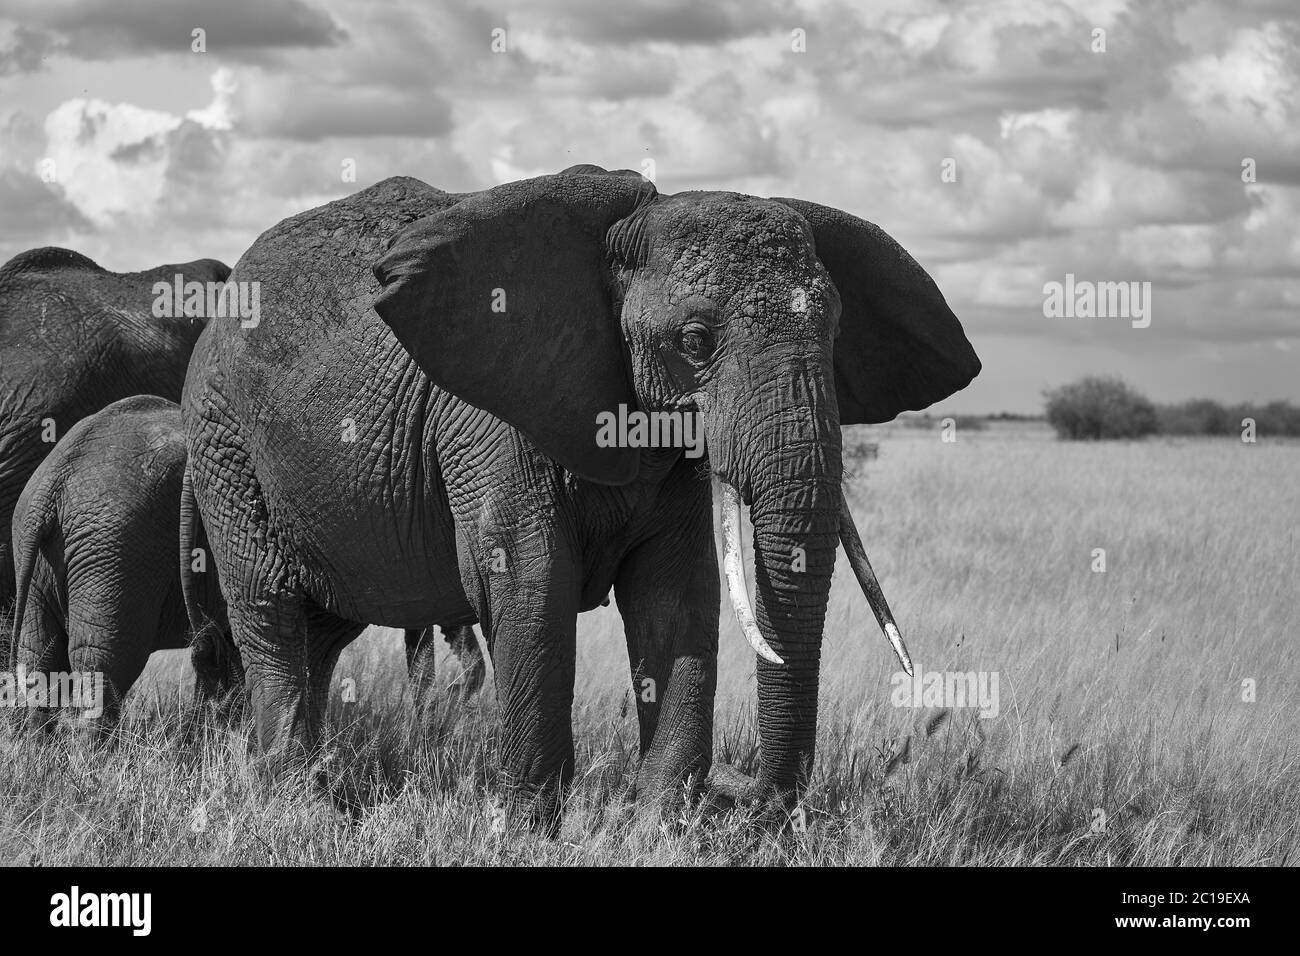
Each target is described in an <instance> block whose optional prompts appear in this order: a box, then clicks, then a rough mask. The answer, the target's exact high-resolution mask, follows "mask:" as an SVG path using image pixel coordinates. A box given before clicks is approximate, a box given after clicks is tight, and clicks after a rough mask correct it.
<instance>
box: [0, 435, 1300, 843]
mask: <svg viewBox="0 0 1300 956" xmlns="http://www.w3.org/2000/svg"><path fill="white" fill-rule="evenodd" d="M1049 436H1050V432H1049V431H1048V430H1047V429H1046V428H1045V427H1043V426H1023V425H1013V426H1004V425H1003V424H1001V423H996V424H994V425H993V426H991V427H990V428H988V429H987V430H986V431H981V432H978V433H970V432H967V431H963V430H962V429H960V427H959V428H958V440H957V441H956V442H953V443H947V442H943V441H941V440H940V436H939V435H938V434H937V433H935V434H926V433H918V432H916V431H915V430H907V429H875V430H864V431H863V437H870V438H871V439H872V440H878V441H879V442H880V455H879V458H878V459H875V460H872V461H869V462H866V463H864V464H863V465H862V466H861V467H859V468H857V469H855V471H856V473H857V475H858V477H857V478H856V479H855V482H854V485H853V486H852V488H851V489H850V491H851V496H852V502H853V507H854V511H855V514H856V515H857V516H858V524H859V527H860V529H861V531H862V533H863V537H864V540H866V542H867V546H868V549H869V550H870V552H871V556H872V560H873V563H874V564H875V566H876V569H877V571H878V573H879V575H880V577H881V580H882V583H883V585H884V587H885V590H886V593H887V594H888V596H889V598H890V602H891V604H892V605H893V607H894V610H895V612H896V614H897V616H898V618H899V623H900V626H901V627H902V630H903V633H904V635H905V636H906V637H907V639H908V642H909V645H910V647H911V649H912V652H913V656H914V658H915V660H916V664H917V667H918V668H920V669H922V670H924V671H950V670H952V671H971V670H983V671H995V672H997V674H998V675H999V678H1000V682H999V689H1000V713H999V714H998V716H997V717H996V718H993V719H980V718H979V717H978V716H977V715H976V712H975V711H974V710H969V709H952V710H938V709H912V708H901V707H895V706H893V705H892V703H891V687H890V678H891V675H892V674H893V672H894V670H895V668H896V665H895V664H894V662H893V661H892V659H891V657H890V655H889V653H888V648H887V645H886V643H885V641H884V639H883V638H882V637H881V636H880V634H879V631H878V630H877V628H876V626H875V624H874V621H873V619H872V617H871V614H870V611H869V610H868V608H867V606H866V602H865V600H864V599H863V598H862V595H861V593H860V592H859V591H858V590H857V587H856V585H855V584H854V582H853V579H852V575H851V573H850V572H849V570H848V568H847V566H846V563H845V562H841V567H840V568H839V570H838V572H837V574H836V578H835V582H834V586H833V591H832V599H831V605H830V610H829V613H828V618H827V631H826V643H825V647H824V652H823V680H822V693H821V719H820V723H819V750H818V759H817V764H816V767H815V770H814V777H813V781H812V785H811V787H810V789H809V792H808V795H807V800H806V806H805V809H804V812H803V814H802V821H803V822H804V825H803V826H800V827H797V828H793V829H790V828H787V830H786V831H784V832H776V831H774V830H772V829H771V828H763V827H759V826H755V825H753V823H752V821H751V820H750V819H749V818H748V817H747V815H746V813H745V811H740V810H732V811H726V812H717V811H713V810H710V809H709V808H704V807H700V806H697V805H686V804H683V805H682V807H681V808H680V810H679V812H678V814H677V816H676V817H675V818H674V817H673V816H671V815H670V816H669V817H668V818H667V819H665V820H662V821H660V820H659V819H644V818H638V816H637V815H636V813H635V812H634V808H633V807H631V806H629V805H628V804H627V803H626V801H625V799H624V794H625V791H626V785H627V781H628V779H629V777H630V774H631V772H632V770H633V769H634V766H635V756H636V754H635V751H636V739H637V733H636V728H635V708H634V707H632V706H630V704H629V697H628V692H629V689H630V680H629V679H628V676H627V675H628V667H627V660H626V652H625V649H624V645H623V640H622V633H621V632H622V628H621V624H620V621H619V618H618V613H617V609H616V608H614V607H610V608H603V609H599V610H598V611H596V612H592V613H590V614H587V615H584V616H583V618H582V620H581V621H580V627H579V679H578V700H577V703H576V705H575V711H574V728H575V733H576V737H577V741H578V768H577V779H576V782H575V785H574V787H573V789H572V792H571V793H570V795H569V798H568V807H567V813H566V817H565V822H564V826H563V829H562V832H561V835H560V837H559V839H557V840H548V839H546V838H543V837H540V836H536V835H533V834H531V833H528V832H524V831H521V830H519V829H518V828H517V827H516V825H515V823H514V820H513V817H512V816H511V815H510V814H508V813H504V812H503V811H502V810H501V808H500V807H499V806H498V805H497V802H496V798H495V796H494V793H495V783H496V780H495V772H496V771H495V744H496V736H497V730H496V717H497V715H496V707H495V702H494V700H493V695H492V693H491V691H490V689H489V690H488V691H486V692H484V693H482V694H480V695H479V696H478V697H476V698H474V699H472V700H470V701H467V702H460V701H458V700H456V699H455V698H454V697H453V695H451V694H445V695H443V696H442V697H441V698H440V702H439V705H438V708H437V710H436V712H435V713H434V714H433V715H432V717H431V719H430V721H429V722H428V724H427V725H425V726H422V727H418V728H417V727H415V726H414V725H413V721H412V718H411V715H410V711H411V708H410V706H409V700H408V699H407V691H406V688H405V682H404V678H403V664H402V651H401V640H400V637H399V636H398V635H397V634H396V633H394V632H387V631H382V630H379V629H376V630H372V631H371V632H368V633H367V635H366V636H364V637H363V638H362V639H361V640H359V641H358V642H357V643H356V644H354V645H353V646H352V647H351V648H349V649H348V651H347V652H346V653H345V655H344V658H343V660H342V661H341V662H340V665H339V668H338V670H337V672H336V675H335V687H336V688H338V689H339V691H340V692H339V693H338V694H336V695H335V699H334V700H333V701H332V703H331V710H330V727H331V734H330V740H329V745H328V747H327V759H326V761H325V763H324V765H323V767H322V771H321V772H322V774H323V776H324V778H325V779H326V780H327V783H326V785H325V791H326V792H327V793H328V794H329V795H330V796H329V797H328V798H321V797H316V796H313V792H314V788H313V787H312V786H309V785H308V783H307V782H306V781H304V780H291V781H286V782H285V783H283V784H281V785H279V786H276V787H270V786H268V785H267V784H265V783H264V782H263V781H262V778H261V776H260V775H259V773H258V772H257V770H258V768H257V762H256V760H255V759H254V758H253V757H252V756H250V753H249V750H248V747H247V744H246V733H245V731H244V730H243V729H242V728H238V727H237V728H234V729H229V728H224V727H219V726H216V725H213V724H211V723H210V722H209V723H203V722H199V721H197V720H195V719H194V715H193V714H192V713H191V712H190V710H189V708H188V705H187V703H186V695H187V693H188V690H187V686H188V681H189V675H188V665H187V664H186V663H185V662H184V659H183V656H182V655H156V656H155V660H154V661H152V662H151V665H150V669H149V671H148V672H147V674H146V678H145V680H144V681H142V684H141V686H140V687H139V688H138V689H137V691H136V692H134V693H133V696H132V700H131V702H130V706H129V707H128V712H127V715H126V718H125V720H124V723H123V726H122V728H121V730H120V732H119V733H118V734H117V736H116V738H115V740H114V741H113V742H112V743H110V744H109V745H108V746H107V747H106V748H95V747H92V746H89V745H87V744H85V743H83V742H80V741H78V740H76V739H75V738H73V737H70V736H66V735H63V736H56V737H54V738H52V739H25V738H14V737H12V736H10V735H9V734H8V733H7V732H6V733H4V734H3V735H0V860H3V861H6V862H20V863H27V862H34V863H46V864H51V863H90V864H114V865H116V864H151V863H198V864H203V863H223V862H224V863H246V864H267V865H275V864H290V863H293V864H333V863H349V864H372V863H373V864H397V863H434V864H456V863H474V864H496V863H543V862H545V863H576V864H602V863H631V862H638V863H662V864H680V863H703V864H718V863H733V864H734V863H743V864H746V865H801V864H833V863H864V864H879V865H907V864H921V863H928V864H959V863H991V864H1115V865H1122V864H1177V865H1206V864H1279V863H1295V862H1296V861H1297V859H1300V747H1298V746H1297V739H1300V738H1298V737H1297V733H1296V722H1297V709H1296V705H1297V698H1298V697H1300V695H1298V694H1297V692H1296V688H1297V687H1300V664H1298V663H1297V661H1296V655H1295V654H1294V652H1293V648H1294V645H1295V626H1296V625H1295V622H1296V621H1297V620H1300V597H1298V596H1297V589H1296V586H1295V582H1296V579H1297V570H1300V531H1297V521H1296V519H1297V517H1300V483H1297V482H1296V480H1295V477H1294V476H1295V474H1296V473H1297V471H1298V470H1300V444H1297V443H1290V444H1287V443H1275V442H1268V441H1261V442H1260V443H1258V444H1256V445H1246V444H1242V443H1240V442H1235V441H1215V440H1189V441H1179V442H1177V443H1174V442H1169V441H1164V440H1154V441H1148V442H1145V443H1116V444H1101V445H1097V444H1091V443H1089V444H1084V445H1075V444H1071V443H1057V442H1051V441H1045V440H1044V439H1045V438H1046V437H1049ZM1095 549H1104V551H1105V571H1104V572H1103V571H1095V570H1094V567H1095V566H1097V565H1096V562H1097V557H1096V556H1095V553H1094V552H1095ZM724 603H725V602H724ZM723 610H724V612H726V613H724V615H723V619H722V632H723V633H722V652H721V660H720V673H719V695H718V706H717V714H718V717H717V727H716V732H715V747H716V750H717V755H718V757H719V758H724V757H725V758H727V759H730V760H732V761H734V762H736V763H738V764H739V765H740V766H741V767H742V769H752V767H753V761H754V760H755V757H756V752H757V735H756V730H755V724H754V720H753V702H752V696H753V669H754V665H753V657H752V653H751V652H749V651H748V649H747V645H746V644H745V642H744V640H743V639H742V637H741V635H740V633H739V629H738V628H737V627H736V625H735V622H734V621H733V620H732V619H731V616H730V614H729V612H728V610H727V608H726V607H725V606H724V609H723ZM454 666H455V665H454V664H450V663H448V664H447V666H446V667H444V673H443V679H446V678H447V677H448V676H450V675H449V674H447V671H450V670H453V669H454ZM345 680H347V681H351V682H352V684H351V685H350V686H351V688H352V689H353V690H354V691H355V697H356V701H355V702H345V701H344V700H343V694H342V688H343V687H344V684H343V682H344V681H345ZM1248 680H1250V681H1254V698H1255V699H1254V700H1253V702H1251V701H1248V700H1244V699H1243V697H1249V696H1250V695H1249V694H1247V693H1245V691H1244V687H1248V686H1249V685H1243V681H1248ZM348 696H349V697H351V696H352V695H351V694H349V695H348Z"/></svg>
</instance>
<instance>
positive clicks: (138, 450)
mask: <svg viewBox="0 0 1300 956" xmlns="http://www.w3.org/2000/svg"><path fill="white" fill-rule="evenodd" d="M184 472H185V433H184V430H183V428H182V425H181V412H180V406H179V405H177V404H176V403H175V402H172V401H168V400H167V399H165V398H159V397H158V396H156V395H135V396H132V397H130V398H124V399H121V400H119V401H116V402H113V403H112V404H110V405H108V406H106V407H104V408H102V409H100V410H99V411H97V412H95V413H94V414H92V415H88V416H87V417H85V418H83V419H82V420H81V421H79V422H77V424H76V425H74V426H73V427H72V428H71V429H70V430H69V431H68V434H67V435H66V436H65V437H64V438H63V440H62V441H61V442H59V443H58V444H57V445H56V446H55V448H54V451H53V452H51V453H50V455H49V456H48V457H47V458H46V459H45V461H44V462H42V463H41V466H40V468H38V470H37V472H36V474H34V475H33V477H32V481H33V483H36V482H40V481H50V480H54V481H58V482H60V483H61V484H62V485H63V487H62V489H60V496H61V498H62V499H63V500H64V502H65V508H64V510H65V511H67V512H69V513H73V514H81V515H84V514H95V513H98V512H99V511H100V510H101V509H102V508H103V504H104V502H107V501H111V502H114V503H115V504H114V507H115V508H117V509H119V510H120V511H123V512H125V511H129V510H130V509H131V507H132V506H138V508H139V509H142V513H143V509H149V510H157V511H159V514H157V515H147V516H146V517H147V519H148V520H149V521H151V522H157V523H162V524H163V525H166V526H168V527H170V526H171V525H173V524H174V525H175V526H176V527H177V529H178V530H179V525H180V517H179V516H180V493H181V481H182V478H183V476H184ZM164 501H165V502H168V503H171V504H174V505H175V507H166V508H159V506H158V502H164ZM118 517H119V518H120V517H122V515H119V516H118Z"/></svg>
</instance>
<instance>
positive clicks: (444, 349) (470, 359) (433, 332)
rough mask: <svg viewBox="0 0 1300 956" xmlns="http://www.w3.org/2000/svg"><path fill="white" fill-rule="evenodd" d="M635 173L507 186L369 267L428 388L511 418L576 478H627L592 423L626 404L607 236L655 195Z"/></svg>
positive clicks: (631, 471)
mask: <svg viewBox="0 0 1300 956" xmlns="http://www.w3.org/2000/svg"><path fill="white" fill-rule="evenodd" d="M654 195H655V192H654V187H653V186H652V185H651V184H649V183H648V182H646V181H645V180H642V179H640V178H638V179H636V180H633V179H632V178H630V177H622V176H612V175H608V174H572V173H570V174H561V175H557V176H542V177H539V178H537V179H527V180H523V181H520V182H514V183H507V184H505V185H502V186H497V187H496V188H494V189H489V190H486V191H485V192H481V193H476V194H474V195H472V196H470V197H468V198H466V199H464V200H462V201H461V202H459V203H457V204H456V205H454V206H451V207H449V208H447V209H444V210H441V211H440V212H437V213H434V214H433V215H431V216H427V217H425V218H424V219H421V220H420V221H418V222H416V223H414V224H412V225H411V226H410V227H408V228H407V229H406V231H405V232H403V233H401V234H400V235H398V236H397V238H396V240H395V241H394V243H393V245H392V247H391V248H390V249H389V250H388V253H387V254H386V255H385V256H384V257H383V258H382V259H380V260H379V262H378V263H376V264H375V266H374V274H375V278H377V279H378V280H379V282H380V284H381V285H382V286H383V291H382V292H381V293H380V295H379V297H378V299H376V301H375V311H376V312H378V313H379V316H380V318H382V319H383V320H384V322H386V323H387V324H388V325H389V327H390V328H392V330H393V332H394V334H395V335H396V336H397V338H398V340H399V341H400V342H401V343H402V345H404V346H405V347H406V349H407V351H408V352H410V353H411V355H412V356H413V357H414V358H415V360H416V362H417V363H418V364H419V366H420V368H421V369H422V370H423V371H424V372H425V374H427V375H428V376H429V378H430V379H432V380H433V381H434V383H436V384H437V385H439V386H441V387H442V388H445V389H447V391H449V392H451V393H452V394H454V395H456V396H458V397H460V398H462V399H464V400H465V401H467V402H469V403H470V404H471V405H476V406H478V407H479V408H483V409H486V410H487V411H489V412H491V413H492V414H493V415H496V416H497V417H498V418H501V419H503V420H504V421H507V422H509V423H510V424H512V425H514V426H515V427H517V428H518V429H519V430H520V431H522V432H523V433H524V434H526V435H527V436H528V437H529V438H531V439H532V440H533V441H535V442H536V443H537V445H538V447H540V448H541V449H542V450H543V451H544V452H546V454H548V455H549V456H550V457H552V458H554V459H555V460H556V461H558V462H559V463H560V464H562V465H564V466H565V467H566V468H568V469H569V470H570V471H572V472H574V473H575V474H577V475H579V476H581V477H583V478H587V479H589V480H591V481H596V482H600V483H602V484H625V483H627V482H629V481H631V480H632V479H633V478H635V477H636V472H637V463H638V453H637V450H636V449H634V448H602V447H599V446H598V445H597V444H596V435H597V424H596V417H597V415H598V414H599V413H601V412H614V413H617V411H618V407H619V405H620V404H623V405H627V406H628V407H629V408H634V407H635V405H636V397H635V393H634V392H633V391H632V386H631V383H630V382H629V381H628V374H627V371H626V369H625V365H626V362H625V359H624V348H623V343H622V333H621V332H620V331H619V324H618V322H617V320H616V319H615V317H614V315H613V305H612V302H611V296H610V289H609V284H608V283H609V279H608V266H607V264H606V246H605V233H606V231H607V230H608V229H609V228H610V226H612V225H613V224H614V223H615V222H617V221H618V220H620V219H622V218H623V217H625V216H627V215H629V214H631V213H632V212H633V211H634V210H635V209H636V208H637V206H638V205H639V204H640V203H644V202H649V201H651V200H652V199H653V198H654Z"/></svg>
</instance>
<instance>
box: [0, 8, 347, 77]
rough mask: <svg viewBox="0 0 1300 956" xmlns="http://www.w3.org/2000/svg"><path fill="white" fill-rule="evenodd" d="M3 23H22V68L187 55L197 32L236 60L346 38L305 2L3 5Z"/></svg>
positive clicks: (212, 48)
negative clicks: (58, 60)
mask: <svg viewBox="0 0 1300 956" xmlns="http://www.w3.org/2000/svg"><path fill="white" fill-rule="evenodd" d="M0 18H5V19H11V20H13V21H16V22H18V23H21V24H23V26H22V27H21V29H20V30H19V31H18V36H17V38H16V39H17V47H16V50H17V53H16V54H15V55H16V57H17V58H18V61H19V62H20V64H21V66H22V67H23V68H24V69H27V70H31V69H36V68H37V65H38V62H39V56H45V55H47V54H48V53H50V52H53V51H57V52H59V53H60V54H62V55H65V56H69V57H74V58H80V59H88V60H102V59H114V58H117V57H121V56H138V55H142V54H151V53H161V54H176V55H190V54H191V53H192V44H193V31H194V30H196V29H202V30H203V31H204V32H205V34H206V36H205V41H206V43H207V44H208V46H209V50H210V52H214V53H215V52H220V53H221V54H222V55H223V56H228V57H231V58H235V59H239V58H247V57H254V58H258V57H262V56H264V55H265V54H266V53H267V52H268V51H273V50H282V49H298V48H304V47H307V48H310V47H328V46H333V45H335V44H338V43H340V42H341V41H343V40H344V39H345V37H346V34H345V32H344V31H343V30H342V29H341V28H340V27H339V25H338V24H337V23H335V22H334V20H333V18H331V17H330V15H329V14H328V13H327V12H325V11H324V10H321V9H319V8H317V7H314V6H312V5H310V4H308V3H305V2H303V0H222V2H221V3H208V2H205V0H4V2H0ZM38 54H39V56H38ZM0 62H3V59H2V58H0Z"/></svg>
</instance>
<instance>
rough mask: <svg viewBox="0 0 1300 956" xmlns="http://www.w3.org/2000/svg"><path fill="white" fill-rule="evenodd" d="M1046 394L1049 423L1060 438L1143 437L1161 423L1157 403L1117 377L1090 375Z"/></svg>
mask: <svg viewBox="0 0 1300 956" xmlns="http://www.w3.org/2000/svg"><path fill="white" fill-rule="evenodd" d="M1045 397H1046V399H1047V422H1048V424H1049V425H1051V426H1052V427H1053V428H1054V429H1056V434H1057V435H1058V436H1059V437H1061V438H1068V439H1072V440H1076V441H1078V440H1097V439H1102V438H1142V437H1143V436H1145V435H1151V434H1153V433H1154V432H1155V431H1156V429H1157V428H1158V426H1159V421H1158V420H1157V417H1156V407H1155V405H1154V404H1152V402H1151V401H1150V400H1149V399H1148V398H1147V397H1146V396H1145V395H1143V394H1141V393H1140V392H1138V391H1137V390H1136V389H1134V388H1132V387H1130V386H1129V385H1127V384H1125V383H1124V382H1123V381H1121V380H1120V379H1117V378H1099V377H1093V376H1090V377H1088V378H1083V379H1080V380H1079V381H1077V382H1072V383H1070V384H1069V385H1062V386H1061V387H1060V388H1057V389H1053V390H1052V391H1049V392H1047V393H1046V395H1045Z"/></svg>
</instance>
